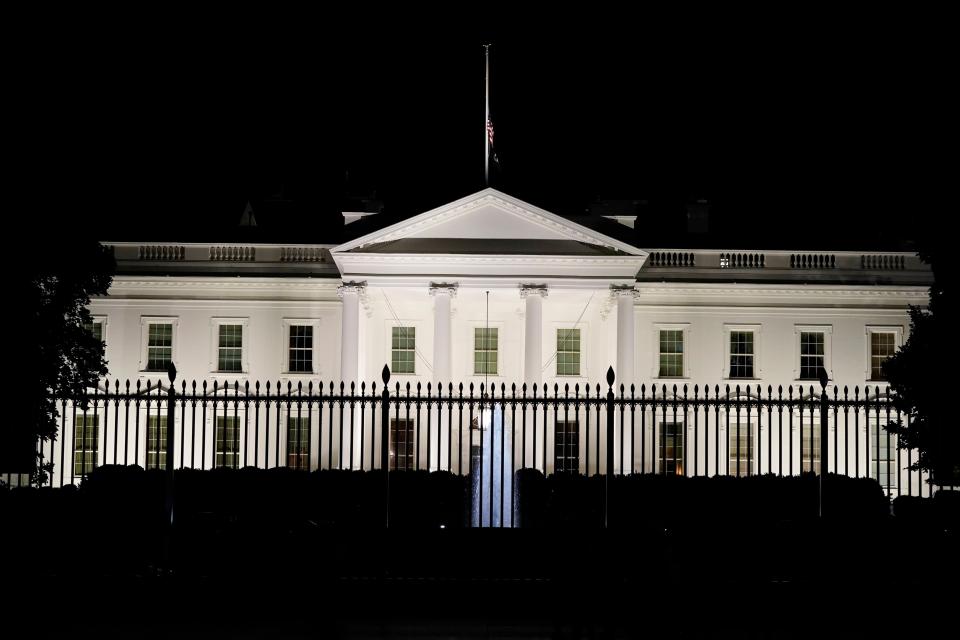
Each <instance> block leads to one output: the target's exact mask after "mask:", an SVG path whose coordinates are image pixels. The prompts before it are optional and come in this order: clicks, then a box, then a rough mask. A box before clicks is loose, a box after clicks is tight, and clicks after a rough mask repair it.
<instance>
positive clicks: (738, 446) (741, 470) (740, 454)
mask: <svg viewBox="0 0 960 640" xmlns="http://www.w3.org/2000/svg"><path fill="white" fill-rule="evenodd" d="M738 431H739V433H738ZM756 434H757V425H755V424H753V423H748V422H747V421H746V420H741V421H739V422H738V421H737V419H736V417H734V418H733V420H732V421H730V422H729V423H727V445H728V446H729V449H730V450H729V451H728V453H727V458H728V459H729V465H728V466H727V473H728V474H729V475H731V476H736V475H740V476H745V475H747V474H748V473H750V471H751V469H752V468H753V439H754V437H756Z"/></svg>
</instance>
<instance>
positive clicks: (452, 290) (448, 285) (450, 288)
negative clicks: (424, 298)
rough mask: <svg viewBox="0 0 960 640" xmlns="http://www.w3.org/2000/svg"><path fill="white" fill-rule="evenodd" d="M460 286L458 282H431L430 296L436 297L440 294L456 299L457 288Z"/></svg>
mask: <svg viewBox="0 0 960 640" xmlns="http://www.w3.org/2000/svg"><path fill="white" fill-rule="evenodd" d="M459 286H460V283H458V282H431V283H430V295H432V296H435V295H437V294H438V293H445V294H447V295H448V296H450V297H451V298H454V297H456V295H457V288H458V287H459Z"/></svg>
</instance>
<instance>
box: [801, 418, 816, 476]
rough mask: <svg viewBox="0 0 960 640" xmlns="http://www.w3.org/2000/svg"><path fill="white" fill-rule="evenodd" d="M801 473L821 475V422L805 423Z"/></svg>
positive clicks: (802, 431)
mask: <svg viewBox="0 0 960 640" xmlns="http://www.w3.org/2000/svg"><path fill="white" fill-rule="evenodd" d="M800 471H801V472H805V473H810V472H811V471H812V472H813V473H820V420H819V419H818V420H816V421H815V422H814V423H813V424H811V423H809V422H804V423H803V426H802V427H801V430H800Z"/></svg>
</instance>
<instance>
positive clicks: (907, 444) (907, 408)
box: [884, 241, 960, 486]
mask: <svg viewBox="0 0 960 640" xmlns="http://www.w3.org/2000/svg"><path fill="white" fill-rule="evenodd" d="M936 247H937V243H936V242H929V241H928V243H925V248H924V249H921V251H920V252H919V255H920V258H921V259H922V260H923V261H924V262H926V263H928V264H929V265H930V267H931V270H932V271H933V276H934V283H933V285H932V286H931V287H930V304H929V306H928V308H927V309H926V310H923V309H921V308H919V307H911V309H910V337H909V338H908V339H907V342H906V343H905V344H904V345H903V346H902V347H901V348H900V350H899V351H898V352H897V353H896V354H894V355H893V356H892V357H891V358H889V359H888V360H887V361H886V362H885V363H884V373H885V375H886V378H887V380H888V381H889V383H890V389H891V391H892V392H893V393H894V396H893V402H894V406H896V408H897V409H898V410H899V411H900V412H902V413H903V414H904V415H905V416H906V419H903V420H894V421H892V422H891V423H890V424H888V425H887V430H888V431H889V432H891V433H893V434H895V435H897V436H898V442H899V446H900V448H901V449H914V450H916V451H917V452H918V454H919V455H918V456H917V459H916V461H915V462H913V463H912V464H911V465H910V468H911V469H913V470H923V471H928V472H930V473H931V474H932V475H933V479H934V482H935V483H936V484H939V485H942V486H943V485H956V484H960V438H958V429H957V427H956V425H955V424H952V423H951V422H949V420H950V417H949V416H950V414H949V412H948V411H947V407H946V402H947V398H948V397H949V396H950V389H949V387H948V382H947V381H948V380H949V378H946V377H945V371H943V370H941V368H940V367H939V366H938V365H939V364H940V363H941V361H942V360H943V359H944V358H945V357H949V355H948V354H947V352H946V350H947V349H948V348H949V347H948V345H949V344H950V338H951V336H950V335H948V329H949V328H951V327H953V326H954V325H953V322H952V321H953V317H954V313H953V307H952V306H951V305H952V299H951V298H950V295H949V294H948V286H947V285H948V282H947V279H946V278H945V275H946V274H945V273H944V272H943V270H942V267H943V257H944V256H945V254H944V253H943V251H942V250H939V249H938V248H936ZM938 267H941V269H940V270H939V271H938ZM944 364H951V363H944Z"/></svg>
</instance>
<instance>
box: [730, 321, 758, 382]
mask: <svg viewBox="0 0 960 640" xmlns="http://www.w3.org/2000/svg"><path fill="white" fill-rule="evenodd" d="M730 377H731V378H753V377H754V375H753V332H752V331H731V332H730Z"/></svg>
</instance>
